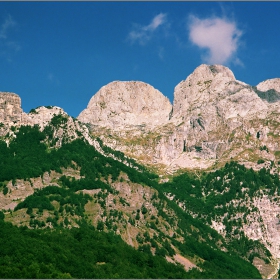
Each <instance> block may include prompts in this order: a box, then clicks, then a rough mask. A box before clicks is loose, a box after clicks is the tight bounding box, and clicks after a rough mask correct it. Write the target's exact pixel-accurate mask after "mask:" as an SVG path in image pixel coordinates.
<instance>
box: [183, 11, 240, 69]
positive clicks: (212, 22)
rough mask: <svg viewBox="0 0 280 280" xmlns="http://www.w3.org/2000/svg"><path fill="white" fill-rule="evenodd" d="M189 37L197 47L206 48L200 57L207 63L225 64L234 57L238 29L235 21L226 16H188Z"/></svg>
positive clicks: (237, 43) (238, 38)
mask: <svg viewBox="0 0 280 280" xmlns="http://www.w3.org/2000/svg"><path fill="white" fill-rule="evenodd" d="M188 28H189V38H190V40H191V42H192V43H193V44H195V45H197V46H198V47H199V48H202V49H206V50H207V53H206V54H205V53H204V54H203V56H202V59H203V60H204V61H205V62H206V63H209V64H226V63H229V62H230V61H231V60H233V59H235V62H238V63H239V64H240V63H242V62H241V61H240V60H239V59H238V58H236V57H235V55H236V52H237V50H238V47H239V44H240V37H241V35H242V31H240V30H239V29H238V28H237V26H236V23H235V22H233V21H230V20H228V19H226V18H218V17H214V18H209V19H199V18H197V17H195V16H190V21H189V25H188Z"/></svg>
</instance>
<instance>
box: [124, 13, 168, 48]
mask: <svg viewBox="0 0 280 280" xmlns="http://www.w3.org/2000/svg"><path fill="white" fill-rule="evenodd" d="M166 23H167V15H166V14H163V13H160V14H158V15H157V16H155V17H154V18H153V19H152V21H151V23H150V24H148V25H145V26H141V25H136V26H135V27H134V30H132V31H131V32H130V33H129V34H128V39H129V40H130V41H131V42H132V43H134V42H139V43H140V44H141V45H145V44H146V43H147V42H148V41H149V40H150V39H151V38H152V36H153V34H154V32H155V31H156V30H157V29H158V28H159V27H160V26H162V25H164V24H166Z"/></svg>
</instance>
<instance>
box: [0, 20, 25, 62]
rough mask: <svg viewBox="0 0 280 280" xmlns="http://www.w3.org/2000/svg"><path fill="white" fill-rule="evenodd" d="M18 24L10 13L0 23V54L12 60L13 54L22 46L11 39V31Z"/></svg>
mask: <svg viewBox="0 0 280 280" xmlns="http://www.w3.org/2000/svg"><path fill="white" fill-rule="evenodd" d="M16 26H17V22H16V21H15V20H14V19H13V18H12V16H11V15H8V16H7V17H6V18H5V20H4V22H3V23H2V24H1V25H0V55H1V56H2V57H5V58H6V59H7V60H8V61H11V55H12V53H14V52H18V51H19V50H20V49H21V46H20V45H19V43H18V42H16V41H14V40H12V39H10V37H11V36H10V32H11V31H12V30H13V29H14V28H15V27H16Z"/></svg>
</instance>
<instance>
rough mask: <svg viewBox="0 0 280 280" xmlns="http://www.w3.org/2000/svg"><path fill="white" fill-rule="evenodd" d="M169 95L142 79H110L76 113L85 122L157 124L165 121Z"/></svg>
mask: <svg viewBox="0 0 280 280" xmlns="http://www.w3.org/2000/svg"><path fill="white" fill-rule="evenodd" d="M171 109H172V105H171V103H170V101H169V100H168V98H166V97H165V96H164V95H163V94H162V93H161V92H159V91H158V90H157V89H155V88H154V87H152V86H150V85H148V84H146V83H143V82H134V81H132V82H120V81H116V82H112V83H109V84H108V85H106V86H103V87H102V88H101V89H100V90H99V91H98V92H97V93H96V94H95V95H94V96H93V97H92V98H91V100H90V102H89V104H88V106H87V108H86V109H85V110H84V111H83V112H82V113H81V114H80V115H79V116H78V119H79V120H80V121H82V122H85V123H90V124H94V125H99V126H106V127H111V128H113V129H125V128H126V126H131V125H132V126H134V125H142V124H144V125H148V126H157V125H161V124H164V123H166V122H167V121H168V118H169V114H170V112H171Z"/></svg>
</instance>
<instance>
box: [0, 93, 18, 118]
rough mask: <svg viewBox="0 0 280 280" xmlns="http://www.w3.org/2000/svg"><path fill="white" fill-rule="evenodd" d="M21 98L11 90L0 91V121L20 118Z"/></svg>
mask: <svg viewBox="0 0 280 280" xmlns="http://www.w3.org/2000/svg"><path fill="white" fill-rule="evenodd" d="M21 114H22V109H21V99H20V97H19V96H18V95H17V94H15V93H11V92H0V122H2V123H12V122H18V121H20V120H21Z"/></svg>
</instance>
